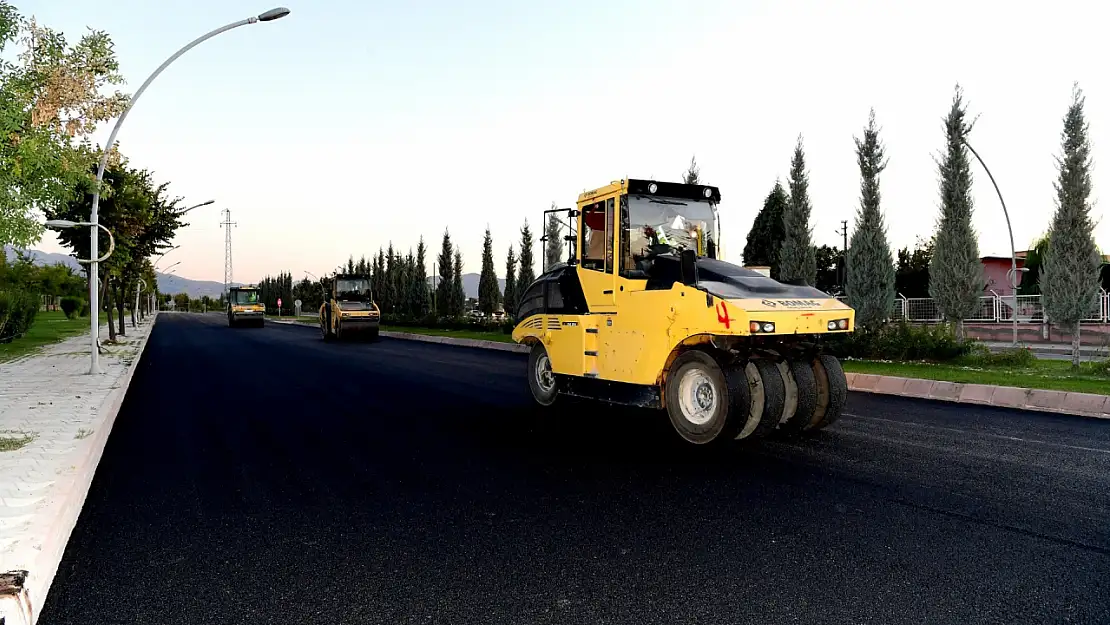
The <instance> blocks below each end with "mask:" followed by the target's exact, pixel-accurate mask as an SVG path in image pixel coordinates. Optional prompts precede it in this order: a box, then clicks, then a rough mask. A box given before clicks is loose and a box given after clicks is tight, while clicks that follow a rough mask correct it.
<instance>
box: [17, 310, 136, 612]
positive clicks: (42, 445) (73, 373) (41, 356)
mask: <svg viewBox="0 0 1110 625" xmlns="http://www.w3.org/2000/svg"><path fill="white" fill-rule="evenodd" d="M155 319H156V317H148V318H147V320H146V321H145V322H143V323H140V324H139V327H138V328H132V327H128V328H127V336H126V337H118V338H119V343H118V344H116V345H105V346H104V350H103V352H102V353H101V356H100V364H101V368H102V369H103V371H104V372H103V373H102V374H101V375H95V376H91V375H88V370H89V364H90V363H89V337H88V335H82V336H78V337H73V338H71V339H68V340H66V341H62V342H61V343H56V344H54V345H51V346H49V347H46V348H44V349H43V350H41V351H40V352H38V353H35V354H29V355H27V356H23V357H21V358H17V359H15V360H12V361H9V362H6V363H2V364H0V380H2V383H0V438H3V439H5V440H6V442H7V446H8V447H13V446H18V443H19V442H25V444H22V446H18V448H16V449H13V450H11V451H0V623H3V624H4V625H16V624H19V625H24V624H27V625H30V624H32V623H34V622H35V621H36V620H37V619H38V616H39V613H40V612H41V611H42V606H43V604H44V603H45V600H46V594H47V592H48V591H49V589H50V583H51V581H52V580H53V578H54V574H55V573H56V571H57V568H58V563H59V562H60V561H61V557H62V553H63V552H64V551H65V546H66V543H67V541H68V540H69V535H70V533H71V532H72V531H73V527H74V525H75V524H76V523H77V517H78V516H79V515H80V512H81V506H82V505H83V504H84V501H85V495H86V494H87V493H88V490H89V486H90V484H91V483H92V477H93V474H94V472H95V471H96V466H97V464H98V463H99V461H100V456H101V454H102V453H103V451H104V445H105V443H107V441H108V434H109V433H110V432H111V429H112V424H113V423H114V421H115V417H116V414H117V412H118V411H119V407H120V405H121V404H122V402H123V397H124V395H125V394H126V392H127V386H128V384H129V383H130V381H131V376H132V375H133V373H134V371H135V368H136V366H137V365H138V362H139V357H140V356H141V355H142V351H143V348H144V347H145V346H146V341H147V338H148V337H149V335H150V331H151V328H152V327H153V326H154V320H155ZM107 335H108V332H107V327H106V326H105V327H102V328H101V337H102V338H106V337H107Z"/></svg>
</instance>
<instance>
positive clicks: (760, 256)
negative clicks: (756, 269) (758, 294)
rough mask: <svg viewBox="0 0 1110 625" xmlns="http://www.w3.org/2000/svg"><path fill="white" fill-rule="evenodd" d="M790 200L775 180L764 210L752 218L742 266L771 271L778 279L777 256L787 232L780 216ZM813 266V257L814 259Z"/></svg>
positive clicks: (780, 184) (765, 201)
mask: <svg viewBox="0 0 1110 625" xmlns="http://www.w3.org/2000/svg"><path fill="white" fill-rule="evenodd" d="M789 202H790V197H789V196H788V195H787V194H786V190H785V189H783V188H782V183H780V182H778V181H775V186H774V188H773V189H771V192H770V193H768V194H767V198H766V199H764V200H763V208H762V209H760V211H759V213H757V214H756V216H755V221H754V222H752V229H751V230H749V231H748V239H747V243H746V244H745V245H744V264H745V265H749V266H766V267H770V268H771V277H772V278H774V279H776V280H778V279H779V254H780V252H781V250H782V242H783V239H785V238H786V232H785V231H784V230H783V213H785V212H786V207H787V204H788V203H789ZM814 264H816V257H815V260H814Z"/></svg>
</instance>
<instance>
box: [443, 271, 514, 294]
mask: <svg viewBox="0 0 1110 625" xmlns="http://www.w3.org/2000/svg"><path fill="white" fill-rule="evenodd" d="M480 279H481V276H480V275H479V274H476V273H464V274H463V275H462V281H463V292H464V293H466V296H467V297H473V298H477V297H478V282H479V280H480ZM428 285H429V286H433V284H432V278H431V277H430V276H429V277H428ZM497 288H499V289H501V292H502V293H504V292H505V280H503V279H501V278H498V279H497Z"/></svg>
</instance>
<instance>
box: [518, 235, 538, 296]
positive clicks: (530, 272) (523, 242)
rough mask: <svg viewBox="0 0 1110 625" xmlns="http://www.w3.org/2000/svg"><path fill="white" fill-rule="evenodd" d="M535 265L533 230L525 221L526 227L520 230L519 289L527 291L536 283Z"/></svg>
mask: <svg viewBox="0 0 1110 625" xmlns="http://www.w3.org/2000/svg"><path fill="white" fill-rule="evenodd" d="M534 265H535V261H534V260H533V259H532V229H531V228H530V227H529V226H528V221H527V220H525V221H524V227H523V228H521V229H520V273H519V274H518V275H517V277H516V286H517V288H519V289H527V288H528V285H530V284H532V282H533V281H535V279H536V273H535V270H534V269H533V267H534Z"/></svg>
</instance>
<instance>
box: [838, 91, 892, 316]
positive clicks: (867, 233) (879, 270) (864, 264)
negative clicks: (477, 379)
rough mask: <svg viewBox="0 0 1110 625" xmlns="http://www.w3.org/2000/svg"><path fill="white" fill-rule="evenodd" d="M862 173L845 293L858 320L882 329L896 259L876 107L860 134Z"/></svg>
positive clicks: (858, 153)
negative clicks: (882, 188) (884, 199)
mask: <svg viewBox="0 0 1110 625" xmlns="http://www.w3.org/2000/svg"><path fill="white" fill-rule="evenodd" d="M855 141H856V161H857V162H858V163H859V173H860V207H859V211H858V212H857V213H856V227H855V231H854V232H853V233H852V243H851V245H850V246H849V247H848V263H847V270H848V272H847V274H848V275H847V280H846V283H847V284H845V293H846V294H847V296H848V305H849V306H851V307H852V308H854V309H855V311H856V322H857V323H858V324H859V325H860V326H861V327H862V328H863V329H864V330H866V331H875V330H878V329H879V328H880V327H881V326H882V324H883V323H884V322H885V321H886V319H887V318H888V317H889V316H890V311H891V308H893V306H894V274H895V272H894V259H893V257H892V256H891V254H890V243H889V242H888V241H887V238H886V225H885V224H884V223H883V213H882V210H881V209H880V207H879V203H880V193H879V174H881V173H882V172H883V170H884V169H886V165H887V161H886V159H885V158H884V150H883V145H882V143H881V142H880V141H879V129H878V127H877V126H876V125H875V110H874V109H872V110H871V116H870V118H869V119H868V121H867V127H866V128H865V129H864V131H863V139H862V140H861V139H859V138H856V140H855Z"/></svg>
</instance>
